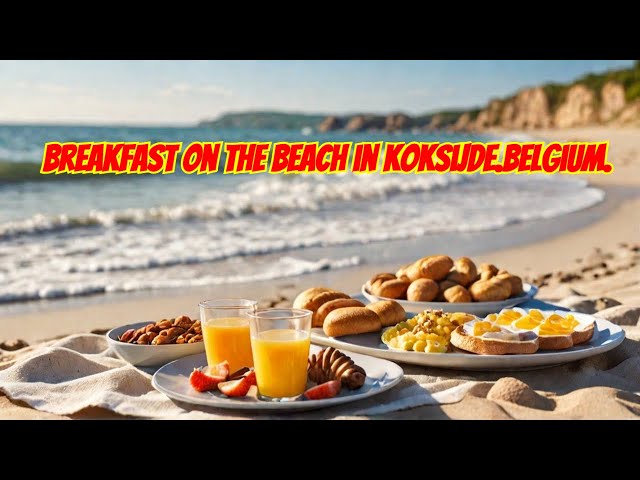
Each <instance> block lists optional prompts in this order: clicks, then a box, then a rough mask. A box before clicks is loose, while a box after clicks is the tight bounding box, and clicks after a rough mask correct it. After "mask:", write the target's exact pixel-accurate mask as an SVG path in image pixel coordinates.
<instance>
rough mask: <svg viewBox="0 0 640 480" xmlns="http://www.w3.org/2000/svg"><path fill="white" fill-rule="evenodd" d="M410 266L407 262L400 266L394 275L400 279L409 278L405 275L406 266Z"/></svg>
mask: <svg viewBox="0 0 640 480" xmlns="http://www.w3.org/2000/svg"><path fill="white" fill-rule="evenodd" d="M410 266H411V264H410V263H407V264H406V265H403V266H401V267H400V268H399V269H398V271H397V272H396V277H397V278H399V279H401V280H409V277H408V276H407V268H409V267H410Z"/></svg>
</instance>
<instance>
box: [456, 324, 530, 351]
mask: <svg viewBox="0 0 640 480" xmlns="http://www.w3.org/2000/svg"><path fill="white" fill-rule="evenodd" d="M475 323H476V322H469V323H466V324H464V325H460V326H459V327H458V328H456V329H455V330H454V331H453V332H452V333H451V344H452V345H453V346H455V347H457V348H459V349H461V350H465V351H467V352H471V353H476V354H478V355H524V354H529V353H535V352H537V351H538V348H539V344H538V335H536V334H535V333H534V332H512V331H510V330H508V329H506V328H503V327H497V326H494V328H492V330H494V331H486V332H483V333H482V334H480V335H478V334H474V330H475V329H474V326H475ZM486 323H489V322H486Z"/></svg>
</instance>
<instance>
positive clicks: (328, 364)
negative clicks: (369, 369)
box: [307, 347, 367, 390]
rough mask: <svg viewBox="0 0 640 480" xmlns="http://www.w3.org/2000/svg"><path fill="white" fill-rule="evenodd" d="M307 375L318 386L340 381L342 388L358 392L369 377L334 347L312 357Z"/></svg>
mask: <svg viewBox="0 0 640 480" xmlns="http://www.w3.org/2000/svg"><path fill="white" fill-rule="evenodd" d="M307 374H308V375H309V380H311V381H312V382H316V383H317V384H321V383H324V382H328V381H329V380H340V383H341V384H342V386H344V387H347V388H348V389H349V390H356V389H358V388H360V387H361V386H362V385H364V381H365V378H366V376H367V374H366V372H365V371H364V369H363V368H362V367H360V366H358V365H356V364H355V363H354V361H353V360H351V358H349V357H348V356H346V355H345V354H344V353H342V352H341V351H340V350H336V349H335V348H333V347H328V348H325V349H322V350H320V351H319V352H318V354H317V355H316V354H313V355H311V358H310V359H309V366H308V367H307Z"/></svg>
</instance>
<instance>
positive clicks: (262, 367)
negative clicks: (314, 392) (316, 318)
mask: <svg viewBox="0 0 640 480" xmlns="http://www.w3.org/2000/svg"><path fill="white" fill-rule="evenodd" d="M312 313H313V312H311V311H310V310H302V309H296V308H263V309H259V310H256V311H255V312H253V313H249V314H248V316H249V324H250V326H251V349H252V350H253V365H254V368H255V371H256V381H257V383H258V396H259V398H260V399H262V400H267V401H282V400H285V401H286V400H291V399H293V398H295V397H297V396H298V395H300V394H301V393H303V392H304V391H305V389H306V386H307V362H308V359H309V346H310V344H311V340H310V334H311V315H312Z"/></svg>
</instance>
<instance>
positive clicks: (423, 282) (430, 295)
mask: <svg viewBox="0 0 640 480" xmlns="http://www.w3.org/2000/svg"><path fill="white" fill-rule="evenodd" d="M439 291H440V287H438V284H437V283H436V282H435V281H434V280H431V279H430V278H419V279H417V280H415V281H413V282H411V285H409V288H408V289H407V300H409V301H410V302H431V301H432V300H433V299H434V298H436V296H437V295H438V292H439Z"/></svg>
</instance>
